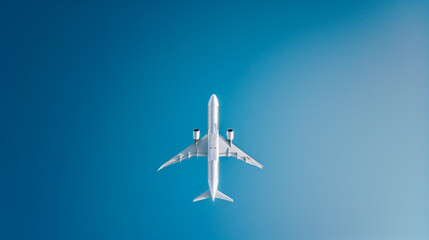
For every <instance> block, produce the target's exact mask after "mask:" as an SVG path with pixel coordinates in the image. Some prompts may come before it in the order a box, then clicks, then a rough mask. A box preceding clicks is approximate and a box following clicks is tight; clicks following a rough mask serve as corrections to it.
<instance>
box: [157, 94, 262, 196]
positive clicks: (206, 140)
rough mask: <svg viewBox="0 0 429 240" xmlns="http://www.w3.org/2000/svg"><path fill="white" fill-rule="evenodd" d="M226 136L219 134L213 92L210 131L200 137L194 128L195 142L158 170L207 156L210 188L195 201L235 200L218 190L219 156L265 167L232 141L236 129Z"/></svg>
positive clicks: (217, 112)
mask: <svg viewBox="0 0 429 240" xmlns="http://www.w3.org/2000/svg"><path fill="white" fill-rule="evenodd" d="M226 136H227V139H225V138H224V137H223V136H222V135H220V134H219V101H218V99H217V97H216V95H215V94H213V95H212V96H211V97H210V100H209V106H208V133H207V134H206V135H204V136H203V137H202V138H201V139H200V130H198V129H194V132H193V138H194V143H192V144H191V145H190V146H189V147H187V148H185V150H183V151H181V152H180V153H179V154H177V155H176V156H174V157H173V158H172V159H170V160H168V161H167V162H165V163H164V164H162V166H161V167H160V168H159V169H158V171H159V170H161V169H163V168H165V167H167V166H169V165H172V164H175V163H178V162H181V161H183V160H185V159H189V158H191V157H193V156H197V157H201V156H204V157H207V159H208V183H209V190H208V191H206V192H204V193H203V194H201V195H199V196H198V197H196V198H195V199H194V201H193V202H197V201H200V200H204V199H208V198H211V199H212V201H213V202H214V200H215V198H218V199H223V200H226V201H230V202H233V201H234V200H233V199H232V198H230V197H228V196H227V195H225V194H223V193H222V192H220V191H219V190H218V183H219V157H234V158H237V159H239V160H242V161H244V162H245V163H248V164H250V165H253V166H256V167H258V168H261V169H264V166H262V165H261V164H260V163H258V162H257V161H256V160H255V159H253V158H252V157H250V156H249V155H247V154H246V153H245V152H243V151H242V150H241V149H239V148H238V147H237V146H235V144H233V143H232V140H233V139H234V131H233V130H232V129H228V130H227V132H226Z"/></svg>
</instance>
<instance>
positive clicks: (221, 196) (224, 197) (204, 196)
mask: <svg viewBox="0 0 429 240" xmlns="http://www.w3.org/2000/svg"><path fill="white" fill-rule="evenodd" d="M207 198H211V194H210V190H208V191H206V192H204V193H203V194H201V195H200V196H198V197H196V198H195V199H194V202H197V201H200V200H204V199H207ZM215 198H219V199H222V200H226V201H230V202H234V200H233V199H232V198H230V197H228V196H227V195H225V194H223V193H222V192H221V191H216V194H215Z"/></svg>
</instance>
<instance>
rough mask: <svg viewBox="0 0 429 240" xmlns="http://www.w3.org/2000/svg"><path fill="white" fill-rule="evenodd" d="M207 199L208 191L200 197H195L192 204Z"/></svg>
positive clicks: (208, 196)
mask: <svg viewBox="0 0 429 240" xmlns="http://www.w3.org/2000/svg"><path fill="white" fill-rule="evenodd" d="M207 198H210V191H206V192H204V193H203V194H201V195H200V196H198V197H196V198H195V199H194V202H197V201H200V200H204V199H207Z"/></svg>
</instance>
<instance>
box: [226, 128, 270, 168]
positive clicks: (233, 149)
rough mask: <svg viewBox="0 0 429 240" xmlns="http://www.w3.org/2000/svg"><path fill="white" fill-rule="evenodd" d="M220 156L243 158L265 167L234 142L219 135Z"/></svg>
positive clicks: (251, 163) (250, 162)
mask: <svg viewBox="0 0 429 240" xmlns="http://www.w3.org/2000/svg"><path fill="white" fill-rule="evenodd" d="M219 157H235V158H237V159H240V160H243V161H244V162H246V163H248V164H250V165H253V166H256V167H258V168H262V169H263V168H264V166H262V164H260V163H258V162H257V161H256V160H255V159H253V158H252V157H250V156H249V155H247V154H246V153H245V152H243V151H242V150H241V149H240V148H238V147H237V146H235V145H234V143H232V142H230V141H228V140H227V139H225V138H224V137H223V136H221V135H219Z"/></svg>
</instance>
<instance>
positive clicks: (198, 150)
mask: <svg viewBox="0 0 429 240" xmlns="http://www.w3.org/2000/svg"><path fill="white" fill-rule="evenodd" d="M207 144H208V143H207V134H206V135H204V137H202V138H201V139H200V140H198V141H196V142H195V143H192V144H191V146H189V147H187V148H186V149H185V150H183V151H181V152H180V153H179V154H177V155H176V156H174V157H173V158H172V159H170V160H168V161H167V162H165V163H164V164H162V166H161V167H160V168H159V169H158V171H159V170H161V169H163V168H165V167H167V166H170V165H171V164H175V163H178V162H181V161H183V160H185V159H188V158H191V157H193V156H197V157H199V156H202V157H205V156H207V149H208V146H207Z"/></svg>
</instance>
